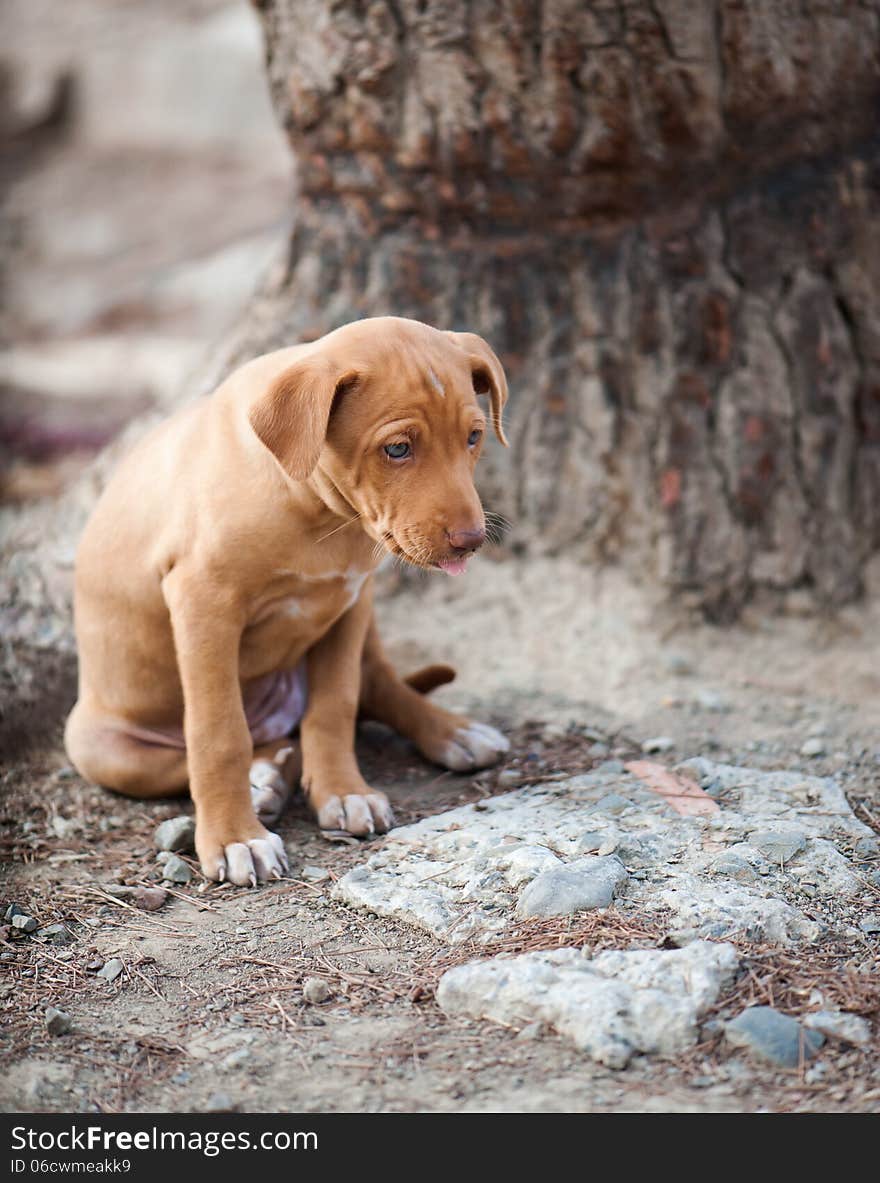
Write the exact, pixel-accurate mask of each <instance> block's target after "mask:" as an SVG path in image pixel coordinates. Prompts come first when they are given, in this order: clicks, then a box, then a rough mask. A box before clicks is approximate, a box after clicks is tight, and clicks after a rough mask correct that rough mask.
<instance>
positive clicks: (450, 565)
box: [437, 558, 467, 575]
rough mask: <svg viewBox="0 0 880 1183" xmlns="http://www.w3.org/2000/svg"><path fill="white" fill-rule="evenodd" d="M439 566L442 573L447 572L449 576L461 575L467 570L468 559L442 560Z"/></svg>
mask: <svg viewBox="0 0 880 1183" xmlns="http://www.w3.org/2000/svg"><path fill="white" fill-rule="evenodd" d="M437 566H438V567H439V568H440V569H441V571H445V572H446V574H447V575H461V574H462V573H463V572H464V571H466V570H467V558H464V559H441V560H440V562H439V563H438V564H437Z"/></svg>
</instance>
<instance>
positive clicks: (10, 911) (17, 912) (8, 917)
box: [3, 904, 24, 924]
mask: <svg viewBox="0 0 880 1183" xmlns="http://www.w3.org/2000/svg"><path fill="white" fill-rule="evenodd" d="M23 915H24V910H23V909H22V908H19V906H18V904H10V905H9V907H8V908H7V909H6V911H5V913H4V915H3V919H4V920H5V921H6V923H7V924H11V923H12V918H13V916H23Z"/></svg>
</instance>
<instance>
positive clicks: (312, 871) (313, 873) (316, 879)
mask: <svg viewBox="0 0 880 1183" xmlns="http://www.w3.org/2000/svg"><path fill="white" fill-rule="evenodd" d="M299 877H300V879H303V880H305V882H306V883H324V882H325V881H326V880H327V879H329V878H330V872H329V871H328V870H327V869H326V867H315V866H307V867H303V869H302V871H300V875H299Z"/></svg>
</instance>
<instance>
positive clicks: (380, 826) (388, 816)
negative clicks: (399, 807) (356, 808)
mask: <svg viewBox="0 0 880 1183" xmlns="http://www.w3.org/2000/svg"><path fill="white" fill-rule="evenodd" d="M366 800H367V804H368V805H369V807H370V813H371V814H372V815H373V825H374V827H375V829H376V831H377V832H378V833H379V834H385V833H387V831H388V830H391V829H393V828H394V811H393V810H392V808H391V805H390V803H389V801H388V798H387V797H386V796H385V794H384V793H371V794H370V795H369V797H367V799H366Z"/></svg>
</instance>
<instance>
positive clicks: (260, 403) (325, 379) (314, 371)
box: [248, 357, 358, 481]
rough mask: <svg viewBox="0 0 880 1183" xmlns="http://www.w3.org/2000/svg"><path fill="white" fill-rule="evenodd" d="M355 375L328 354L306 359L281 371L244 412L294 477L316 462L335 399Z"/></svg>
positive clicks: (302, 475)
mask: <svg viewBox="0 0 880 1183" xmlns="http://www.w3.org/2000/svg"><path fill="white" fill-rule="evenodd" d="M357 377H358V372H357V370H352V369H342V368H341V367H340V366H338V365H336V364H334V362H333V361H332V360H331V359H330V358H328V357H306V358H303V359H302V361H298V362H294V364H293V365H292V366H290V368H289V369H286V370H285V371H284V372H283V373H282V374H280V375H279V376H278V377H277V378H276V379H275V381H274V382H273V383H272V385H271V386H270V387H269V389H268V390H267V391H266V393H265V394H263V395H261V397H260V398H259V399H257V401H256V402H255V403H254V405H253V406H252V407H251V409H250V411H249V413H248V419H249V420H250V424H251V427H252V428H253V429H254V431H255V432H256V434H257V436H258V438H259V439H260V440H262V442H263V443H264V444H265V445H266V447H267V448H268V449H269V451H270V452H271V453H272V454H273V455H274V457H275V459H276V460H277V461H278V463H279V464H280V465H281V467H282V468H283V469H284V470H285V472H286V473H287V474H288V475H289V476H291V477H293V479H294V480H295V481H304V480H305V479H306V477H308V476H310V475H311V474H312V472H313V471H314V469H315V465H316V464H317V463H318V457H319V456H320V455H321V449H322V448H323V447H324V441H325V439H326V438H327V428H328V426H329V423H330V414H331V412H332V410H333V407H334V403H335V401H336V399H337V397H338V396H339V395H341V393H342V391H343V389H344V387H346V386H348V385H351V383H353V382H354V381H355V380H356V379H357Z"/></svg>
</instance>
